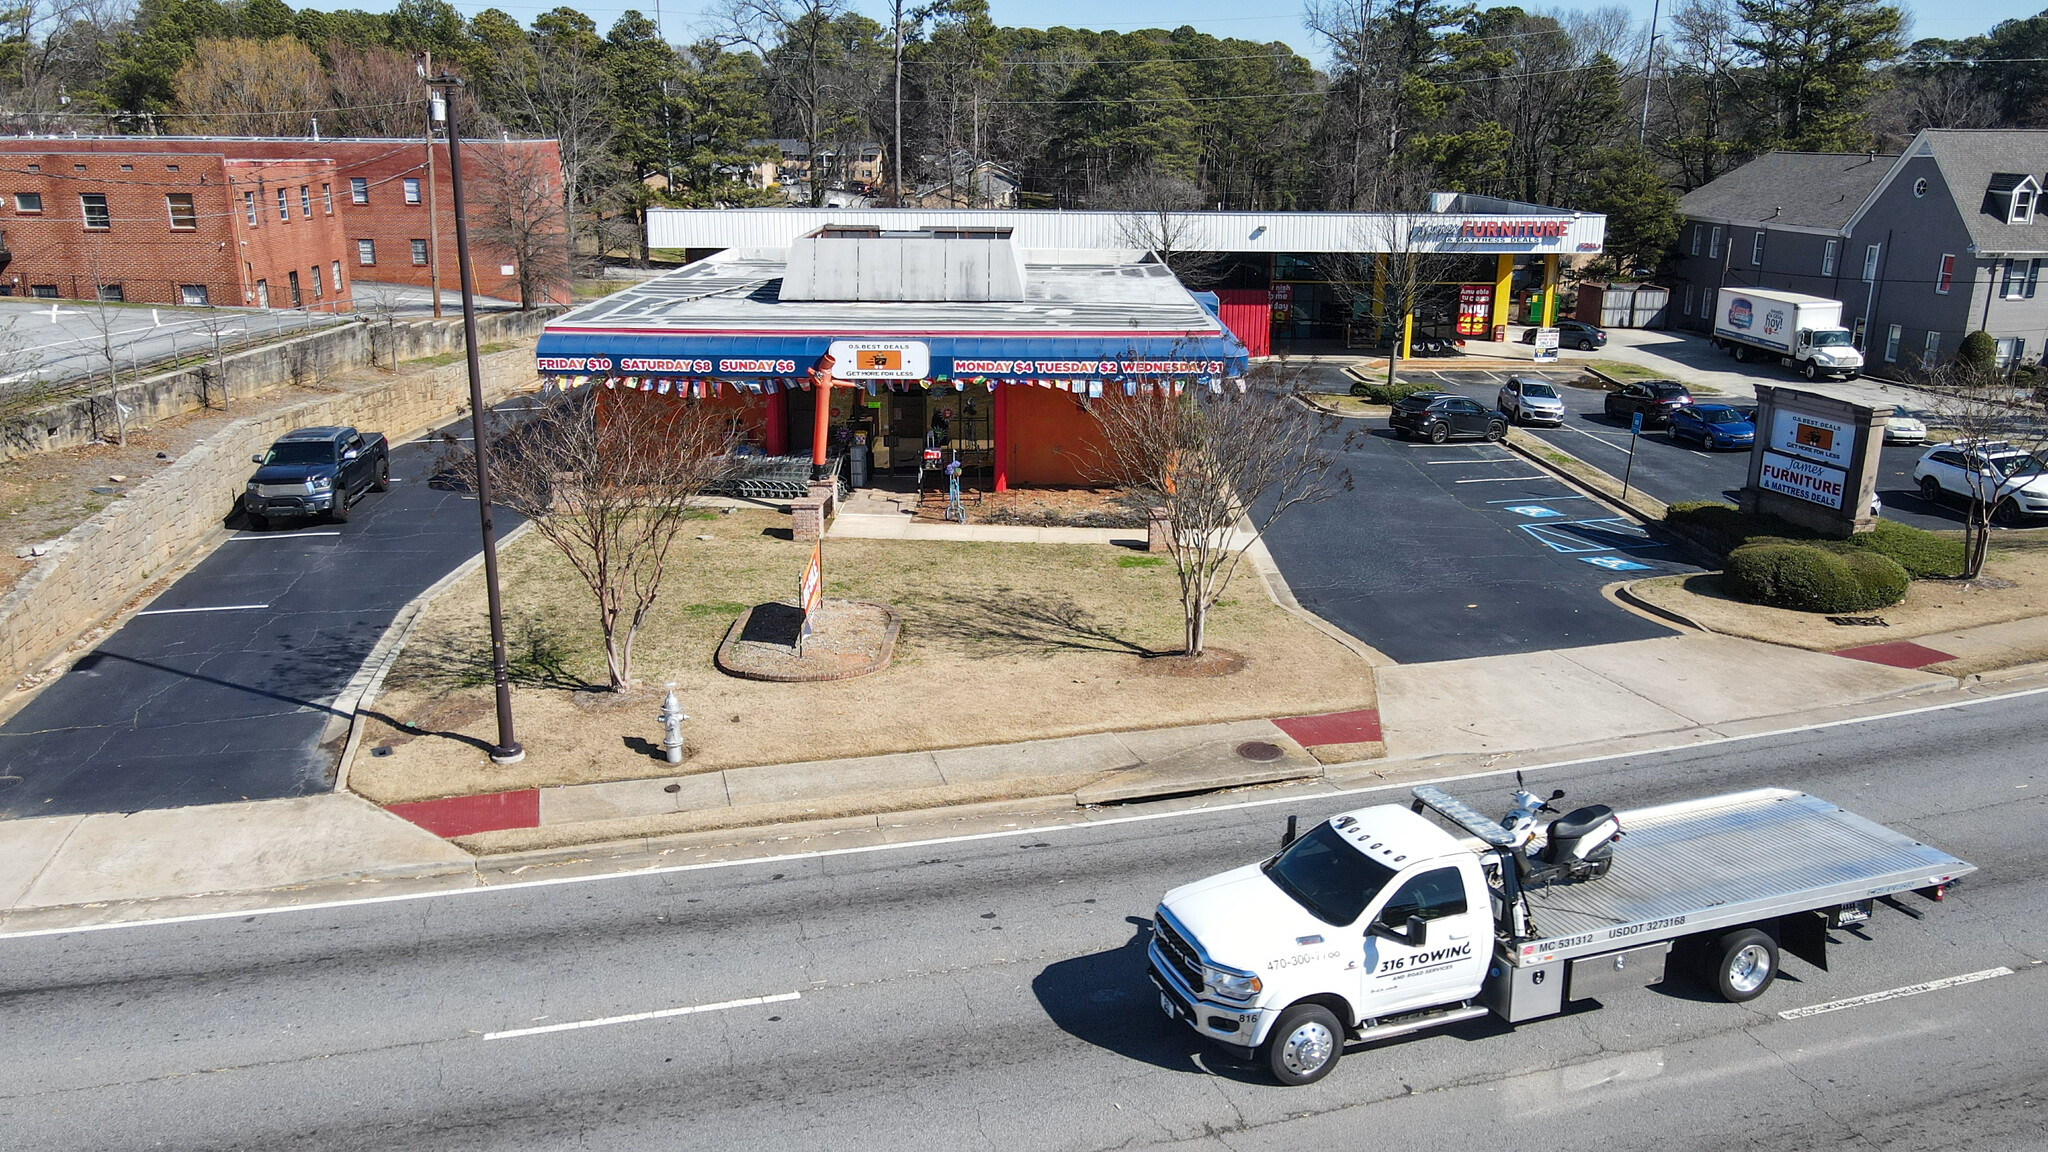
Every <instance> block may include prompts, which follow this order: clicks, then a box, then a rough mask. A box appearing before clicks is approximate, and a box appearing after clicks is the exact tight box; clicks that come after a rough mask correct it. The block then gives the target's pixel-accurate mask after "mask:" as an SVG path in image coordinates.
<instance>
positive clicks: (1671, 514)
mask: <svg viewBox="0 0 2048 1152" xmlns="http://www.w3.org/2000/svg"><path fill="white" fill-rule="evenodd" d="M1664 522H1665V523H1666V524H1669V525H1671V526H1672V527H1673V528H1676V529H1677V530H1679V531H1680V532H1683V533H1684V534H1686V535H1687V536H1690V537H1692V538H1693V539H1694V540H1697V541H1698V542H1699V543H1700V544H1701V546H1703V547H1705V548H1708V549H1711V550H1712V551H1713V552H1714V553H1715V554H1716V555H1719V556H1727V555H1728V554H1729V553H1731V552H1734V551H1735V550H1736V549H1738V548H1741V547H1744V546H1745V545H1753V544H1813V545H1816V546H1818V547H1821V548H1826V549H1828V550H1830V551H1834V552H1842V553H1860V552H1874V553H1876V554H1877V555H1879V556H1885V557H1889V558H1890V559H1891V560H1892V561H1894V562H1895V563H1897V564H1898V565H1899V567H1901V568H1904V569H1905V570H1906V574H1907V575H1909V576H1911V577H1912V578H1913V579H1915V580H1925V579H1929V578H1931V577H1940V576H1953V575H1955V574H1956V573H1958V572H1961V571H1962V570H1963V541H1962V539H1961V537H1959V536H1945V535H1942V534H1941V533H1939V532H1929V531H1928V530H1926V529H1925V528H1915V527H1912V526H1911V525H1908V524H1900V523H1897V522H1895V521H1891V520H1880V521H1878V522H1877V527H1875V528H1873V529H1871V530H1870V531H1868V532H1859V533H1857V534H1856V535H1854V536H1851V537H1850V538H1849V539H1847V540H1826V539H1822V538H1820V537H1819V536H1818V535H1817V534H1815V533H1813V532H1809V531H1807V530H1806V529H1804V528H1801V527H1799V526H1798V525H1796V524H1792V523H1790V522H1788V521H1785V520H1780V519H1778V518H1777V517H1776V516H1763V515H1746V514H1744V513H1742V512H1741V511H1738V510H1737V509H1736V508H1735V507H1734V506H1733V505H1731V504H1721V503H1718V502H1715V501H1711V500H1696V501H1690V502H1686V503H1681V504H1673V505H1671V506H1670V507H1669V508H1667V509H1666V510H1665V512H1664Z"/></svg>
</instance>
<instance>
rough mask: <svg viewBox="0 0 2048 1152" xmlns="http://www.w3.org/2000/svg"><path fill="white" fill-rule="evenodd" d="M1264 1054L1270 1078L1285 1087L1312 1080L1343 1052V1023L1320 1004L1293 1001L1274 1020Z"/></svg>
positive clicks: (1326, 1072) (1331, 1066)
mask: <svg viewBox="0 0 2048 1152" xmlns="http://www.w3.org/2000/svg"><path fill="white" fill-rule="evenodd" d="M1265 1055H1266V1068H1267V1070H1268V1071H1270V1072H1272V1073H1273V1079H1275V1080H1278V1081H1279V1082H1280V1083H1282V1084H1284V1085H1287V1086H1288V1087H1296V1086H1299V1085H1302V1084H1313V1083H1315V1082H1316V1081H1318V1080H1321V1079H1322V1078H1323V1077H1325V1076H1327V1075H1329V1074H1330V1069H1332V1068H1335V1067H1336V1066H1337V1060H1338V1058H1339V1057H1341V1056H1343V1055H1344V1026H1343V1025H1341V1024H1339V1023H1338V1022H1337V1015H1336V1013H1334V1012H1331V1011H1330V1010H1329V1009H1328V1008H1325V1007H1323V1006H1322V1005H1321V1004H1296V1005H1295V1006H1294V1007H1292V1008H1289V1009H1288V1010H1287V1011H1285V1012H1282V1013H1281V1014H1280V1019H1278V1020H1276V1021H1274V1023H1273V1034H1272V1035H1270V1036H1268V1037H1267V1038H1266V1053H1265Z"/></svg>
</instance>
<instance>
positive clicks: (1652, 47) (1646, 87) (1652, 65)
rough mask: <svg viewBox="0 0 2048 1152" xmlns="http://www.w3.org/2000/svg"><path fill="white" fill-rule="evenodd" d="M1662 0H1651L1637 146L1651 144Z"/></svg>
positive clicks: (1644, 46)
mask: <svg viewBox="0 0 2048 1152" xmlns="http://www.w3.org/2000/svg"><path fill="white" fill-rule="evenodd" d="M1661 3H1662V0H1650V39H1649V41H1648V42H1647V43H1645V44H1644V45H1643V124H1642V127H1641V128H1638V129H1637V130H1636V147H1638V148H1647V147H1649V145H1650V78H1651V77H1652V76H1655V75H1656V74H1657V12H1658V10H1659V7H1660V5H1661Z"/></svg>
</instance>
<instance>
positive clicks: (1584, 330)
mask: <svg viewBox="0 0 2048 1152" xmlns="http://www.w3.org/2000/svg"><path fill="white" fill-rule="evenodd" d="M1536 332H1537V329H1535V328H1531V329H1529V330H1528V331H1526V332H1523V333H1522V343H1524V344H1534V343H1535V342H1536ZM1557 346H1558V347H1559V348H1577V349H1578V350H1579V351H1581V352H1591V351H1592V350H1593V349H1595V348H1605V347H1606V346H1607V329H1605V328H1602V327H1600V326H1599V325H1598V324H1588V323H1586V322H1585V321H1584V320H1569V319H1566V320H1559V321H1558V322H1557Z"/></svg>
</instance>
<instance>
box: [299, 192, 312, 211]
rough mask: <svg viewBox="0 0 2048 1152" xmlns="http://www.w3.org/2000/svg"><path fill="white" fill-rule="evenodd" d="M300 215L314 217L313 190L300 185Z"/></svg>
mask: <svg viewBox="0 0 2048 1152" xmlns="http://www.w3.org/2000/svg"><path fill="white" fill-rule="evenodd" d="M299 215H301V216H305V217H308V218H311V217H312V215H313V189H311V188H309V187H307V186H306V185H304V184H301V185H299Z"/></svg>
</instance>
